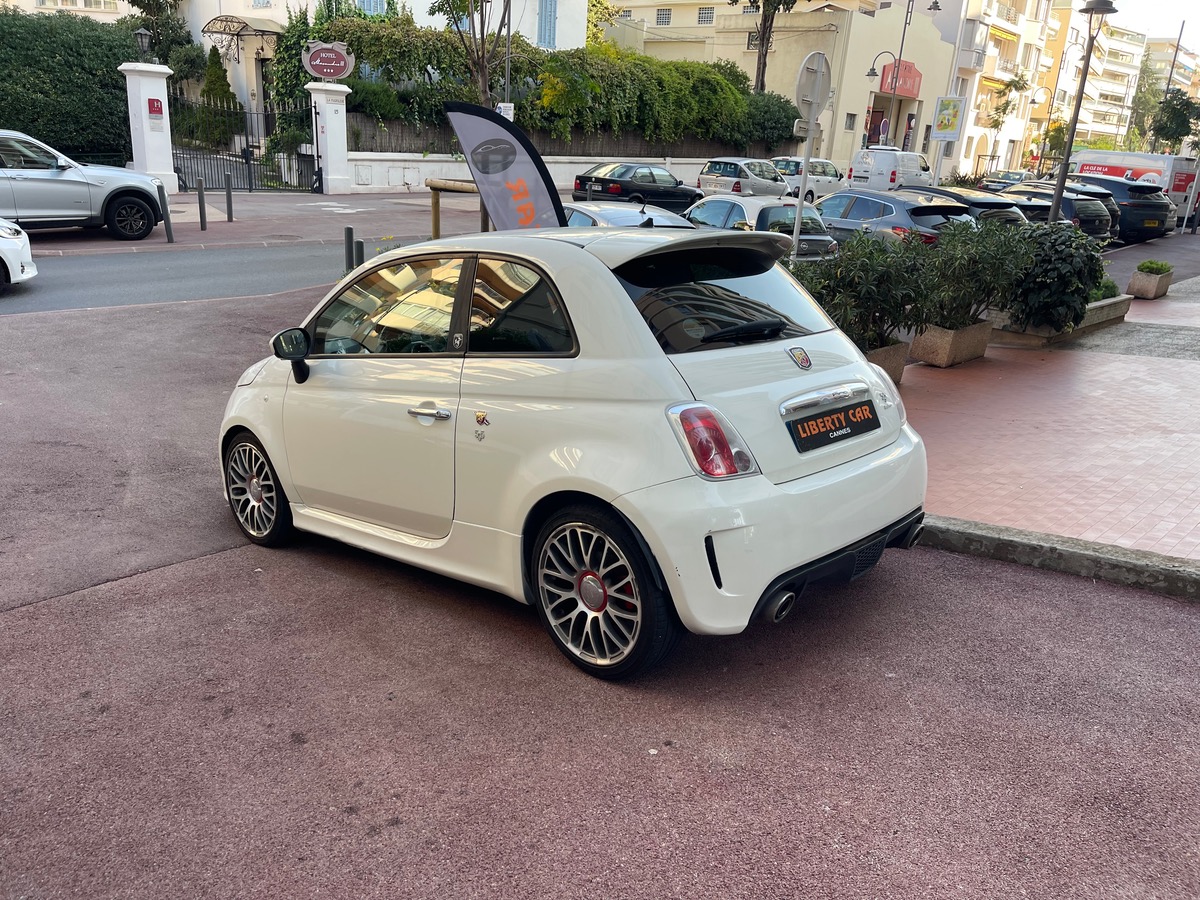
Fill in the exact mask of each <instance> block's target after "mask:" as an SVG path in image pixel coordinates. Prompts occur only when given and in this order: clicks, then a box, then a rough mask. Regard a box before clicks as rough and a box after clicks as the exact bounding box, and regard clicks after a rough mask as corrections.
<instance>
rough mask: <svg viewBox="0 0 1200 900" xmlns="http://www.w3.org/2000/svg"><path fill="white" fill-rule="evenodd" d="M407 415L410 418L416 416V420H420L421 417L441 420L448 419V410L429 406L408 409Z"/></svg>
mask: <svg viewBox="0 0 1200 900" xmlns="http://www.w3.org/2000/svg"><path fill="white" fill-rule="evenodd" d="M408 414H409V415H410V416H416V417H417V418H420V417H421V416H432V417H433V418H435V419H442V420H445V419H448V418H450V410H448V409H435V408H434V407H431V406H412V407H409V410H408Z"/></svg>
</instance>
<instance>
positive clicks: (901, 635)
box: [0, 253, 1200, 900]
mask: <svg viewBox="0 0 1200 900" xmlns="http://www.w3.org/2000/svg"><path fill="white" fill-rule="evenodd" d="M195 255H198V256H206V255H208V254H207V253H204V254H195ZM127 258H132V257H127ZM94 289H95V290H96V292H97V293H101V294H106V293H108V292H111V290H112V288H106V287H105V286H104V285H103V284H101V283H99V279H97V283H96V284H95V285H94ZM314 299H315V298H314V297H313V296H312V292H311V291H303V290H302V291H296V292H291V293H287V294H281V295H277V296H269V297H263V298H256V299H255V300H254V301H253V302H248V301H247V300H245V299H218V300H200V301H196V302H189V303H166V304H156V305H143V306H128V305H122V306H116V307H110V308H94V309H76V310H67V311H55V312H45V313H28V314H25V315H15V316H10V317H6V318H3V319H0V423H2V425H3V427H0V459H3V460H4V465H3V466H0V509H3V511H4V515H3V516H0V568H2V570H3V571H4V573H5V576H6V577H5V578H4V579H3V580H0V897H2V898H5V900H8V898H18V897H19V898H56V897H87V898H110V897H111V898H117V897H120V898H154V900H158V898H162V897H189V898H207V897H216V898H224V897H267V896H272V897H274V896H279V897H291V898H301V897H316V896H334V897H388V898H396V897H400V898H409V897H412V898H418V897H419V898H435V897H436V898H446V897H481V898H482V897H486V898H493V897H536V898H540V897H546V898H563V897H570V898H575V897H578V898H592V897H631V898H632V897H636V898H641V897H646V898H650V897H654V898H659V897H687V898H709V897H711V898H763V897H811V898H825V897H828V898H835V897H836V898H904V900H909V898H939V900H940V898H947V897H954V898H976V897H978V898H995V897H1034V898H1043V897H1044V898H1056V900H1059V898H1081V900H1082V898H1088V900H1091V898H1151V897H1153V898H1166V900H1176V898H1178V900H1185V898H1186V900H1194V898H1195V897H1197V896H1200V854H1198V852H1197V847H1198V846H1200V804H1198V803H1197V797H1200V691H1198V689H1197V686H1196V672H1197V670H1198V669H1200V608H1198V607H1196V606H1192V605H1186V604H1182V603H1179V602H1176V601H1173V600H1169V599H1165V598H1161V597H1158V596H1155V595H1150V594H1145V593H1141V592H1138V591H1136V590H1133V589H1129V588H1118V587H1114V586H1111V585H1107V584H1104V583H1100V584H1096V583H1093V582H1091V581H1087V580H1084V579H1078V578H1073V577H1070V576H1061V575H1055V574H1051V573H1045V572H1040V571H1037V570H1033V569H1026V568H1021V567H1016V566H1012V565H1007V564H1003V563H996V562H990V561H983V560H978V559H975V558H971V557H959V556H954V555H950V554H946V553H942V552H939V551H933V550H924V549H917V550H914V551H910V552H901V551H890V552H889V553H888V554H886V555H885V558H884V560H883V562H882V563H881V564H880V565H879V566H878V567H877V569H876V570H875V571H873V572H872V573H871V574H870V575H868V576H867V577H865V578H863V579H861V580H860V581H858V582H855V583H854V584H852V585H847V586H831V587H825V588H822V589H819V590H814V591H812V592H811V593H810V594H809V595H808V596H807V598H806V599H805V601H804V602H803V603H802V605H801V607H800V609H799V610H798V611H797V612H796V613H795V614H794V615H793V616H792V617H791V618H789V619H788V620H787V621H786V622H785V623H784V624H783V625H781V626H778V627H766V626H761V627H756V628H753V629H751V630H750V631H748V632H747V633H746V634H744V635H740V636H736V637H730V638H698V637H688V638H686V639H685V640H684V641H683V642H682V644H681V646H680V647H679V648H678V650H677V652H676V654H675V655H674V656H673V657H672V658H671V659H670V660H668V662H667V664H666V665H665V666H664V667H663V668H662V669H661V670H659V671H657V672H656V673H654V674H652V675H651V676H650V677H648V678H646V679H644V680H642V681H640V682H638V683H635V684H629V685H610V684H606V683H602V682H599V681H596V680H593V679H590V678H588V677H586V676H584V675H583V674H581V673H580V672H578V671H577V670H576V669H575V668H574V667H572V666H571V665H570V664H569V663H567V662H566V661H565V660H564V659H562V658H561V656H560V655H559V654H558V653H557V652H556V651H555V650H554V649H553V647H552V645H551V643H550V641H549V639H548V638H547V637H546V636H545V635H544V634H543V632H542V631H541V628H540V626H539V624H538V621H537V617H536V616H535V615H534V614H533V612H532V611H531V610H529V609H527V608H524V607H521V606H519V605H517V604H515V603H513V602H512V601H510V600H507V599H505V598H501V597H499V596H496V595H494V594H491V593H489V592H487V591H484V590H480V589H478V588H473V587H469V586H465V585H462V584H459V583H456V582H453V581H449V580H447V579H443V578H439V577H437V576H433V575H430V574H427V573H424V572H421V571H418V570H415V569H411V568H409V567H406V566H402V565H399V564H396V563H393V562H390V561H387V560H384V559H381V558H378V557H374V556H371V555H369V554H366V553H361V552H359V551H355V550H352V549H349V548H345V547H341V546H339V545H335V544H333V543H331V542H328V541H325V540H322V539H317V538H308V539H304V540H302V541H301V542H300V543H299V545H298V546H296V547H294V548H291V549H287V550H281V551H269V550H264V549H262V548H258V547H253V546H249V545H247V544H246V543H245V542H244V541H243V540H242V539H241V538H240V536H239V534H238V532H237V530H236V528H235V526H234V525H233V522H232V519H231V517H230V515H229V513H228V510H227V509H226V508H225V506H224V503H223V501H222V498H221V493H220V474H219V466H218V463H217V460H216V446H215V442H216V428H217V424H218V422H219V420H220V415H221V410H222V408H223V406H224V402H225V398H226V396H227V394H228V391H229V388H230V386H231V385H232V384H233V382H234V380H235V379H236V377H237V374H238V373H239V372H240V371H241V370H242V369H243V368H244V367H245V366H246V365H248V364H249V363H250V362H252V361H253V360H254V359H256V358H258V357H260V356H262V355H263V354H264V353H265V352H266V342H267V340H268V338H269V336H270V334H271V333H273V332H274V331H275V330H277V329H278V328H280V327H283V326H285V325H288V324H292V323H293V322H294V321H296V320H297V319H298V318H299V316H301V315H303V313H304V312H306V311H307V310H308V309H309V308H310V307H311V306H312V304H313V302H314ZM404 474H405V473H403V471H402V469H399V470H398V472H397V475H398V476H402V475H404Z"/></svg>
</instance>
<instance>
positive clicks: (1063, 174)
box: [1049, 0, 1117, 222]
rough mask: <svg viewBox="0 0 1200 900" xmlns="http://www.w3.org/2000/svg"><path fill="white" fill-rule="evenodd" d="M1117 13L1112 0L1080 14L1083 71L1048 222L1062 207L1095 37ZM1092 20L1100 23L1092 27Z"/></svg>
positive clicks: (1093, 0) (1091, 2)
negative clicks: (1084, 27) (1084, 24)
mask: <svg viewBox="0 0 1200 900" xmlns="http://www.w3.org/2000/svg"><path fill="white" fill-rule="evenodd" d="M1116 11H1117V8H1116V7H1115V6H1113V3H1112V0H1087V2H1086V3H1084V4H1083V9H1082V10H1080V12H1084V13H1087V17H1088V36H1087V46H1086V47H1085V48H1084V51H1083V71H1082V72H1080V73H1079V90H1078V91H1076V92H1075V109H1074V111H1073V112H1072V113H1071V121H1070V124H1069V125H1068V126H1067V139H1066V143H1064V144H1063V156H1062V162H1061V163H1059V166H1058V178H1057V179H1056V180H1055V182H1054V197H1053V199H1052V200H1051V201H1050V216H1049V221H1051V222H1057V221H1058V212H1059V209H1060V208H1061V207H1062V195H1063V191H1064V190H1065V189H1066V187H1067V169H1068V168H1069V167H1070V162H1071V146H1072V145H1073V144H1074V143H1075V129H1076V128H1078V127H1079V110H1080V109H1081V108H1082V107H1083V89H1084V87H1085V85H1086V84H1087V77H1088V68H1089V66H1090V65H1091V62H1092V50H1093V49H1094V48H1095V46H1096V35H1097V33H1098V32H1099V31H1100V28H1101V26H1102V25H1103V24H1104V17H1105V16H1109V15H1112V14H1113V13H1115V12H1116ZM1093 19H1099V20H1100V21H1099V22H1097V23H1095V24H1094V25H1093Z"/></svg>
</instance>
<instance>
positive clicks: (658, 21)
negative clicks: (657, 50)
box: [654, 9, 671, 25]
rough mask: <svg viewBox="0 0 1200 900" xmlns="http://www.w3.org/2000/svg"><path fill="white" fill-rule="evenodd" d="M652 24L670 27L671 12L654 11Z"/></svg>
mask: <svg viewBox="0 0 1200 900" xmlns="http://www.w3.org/2000/svg"><path fill="white" fill-rule="evenodd" d="M654 24H655V25H670V24H671V11H670V10H669V9H660V10H657V11H655V13H654Z"/></svg>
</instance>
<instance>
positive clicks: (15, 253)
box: [0, 219, 37, 294]
mask: <svg viewBox="0 0 1200 900" xmlns="http://www.w3.org/2000/svg"><path fill="white" fill-rule="evenodd" d="M35 275H37V266H36V265H34V262H33V254H32V253H31V252H30V250H29V235H27V234H26V233H25V232H24V231H22V230H21V228H20V226H18V225H17V224H16V223H14V222H10V221H8V219H0V294H3V293H4V292H5V291H6V290H8V286H9V285H10V284H20V283H21V282H22V281H28V280H29V279H30V278H33V277H34V276H35Z"/></svg>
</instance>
